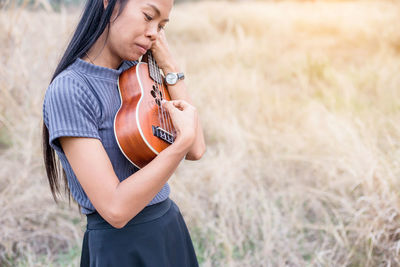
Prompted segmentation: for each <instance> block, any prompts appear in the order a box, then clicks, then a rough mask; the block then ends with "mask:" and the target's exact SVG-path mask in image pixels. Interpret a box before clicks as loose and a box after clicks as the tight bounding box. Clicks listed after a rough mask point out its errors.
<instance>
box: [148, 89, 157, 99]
mask: <svg viewBox="0 0 400 267" xmlns="http://www.w3.org/2000/svg"><path fill="white" fill-rule="evenodd" d="M150 93H151V95H152V96H153V97H154V98H156V96H157V95H156V91H154V90H151V91H150Z"/></svg>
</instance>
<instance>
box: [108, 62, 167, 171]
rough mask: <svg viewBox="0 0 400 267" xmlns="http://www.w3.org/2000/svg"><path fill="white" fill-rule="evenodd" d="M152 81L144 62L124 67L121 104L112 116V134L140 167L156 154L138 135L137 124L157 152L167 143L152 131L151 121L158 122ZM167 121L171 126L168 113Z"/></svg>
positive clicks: (157, 124) (121, 83)
mask: <svg viewBox="0 0 400 267" xmlns="http://www.w3.org/2000/svg"><path fill="white" fill-rule="evenodd" d="M137 72H138V73H139V77H140V80H141V82H142V85H143V91H144V93H143V98H142V101H141V102H140V104H139V100H140V97H141V95H142V93H141V90H140V87H139V82H138V79H137V75H136V73H137ZM153 84H154V81H153V80H152V79H151V78H150V76H149V71H148V67H147V64H140V65H136V66H134V67H132V68H130V69H128V70H126V71H124V72H123V73H122V74H121V75H120V77H119V90H120V93H121V101H122V106H121V108H120V110H119V111H118V113H117V114H116V116H115V135H116V138H117V140H118V142H119V145H120V147H121V149H122V151H123V152H124V153H125V155H126V156H127V157H128V158H129V159H130V160H131V161H132V162H133V163H135V165H137V166H138V167H139V168H142V167H144V166H145V165H146V164H148V163H149V162H150V161H151V160H152V159H154V158H155V157H156V154H155V153H154V152H153V151H152V150H151V149H150V148H149V147H148V146H147V144H146V143H145V142H144V140H143V138H142V136H141V135H140V132H139V125H140V127H141V129H142V132H143V135H144V137H145V138H146V140H147V141H148V143H150V145H151V146H152V147H153V148H154V149H155V150H156V151H157V152H161V151H162V150H164V149H165V148H167V147H168V146H169V144H168V143H167V142H165V141H163V140H161V139H159V138H158V137H156V136H154V135H153V131H152V125H154V126H160V122H159V121H160V120H159V118H160V117H159V114H160V113H159V112H158V106H157V104H156V102H155V100H154V98H153V96H152V95H151V93H150V91H151V90H152V86H153ZM162 86H163V92H164V98H165V99H167V100H170V96H169V94H168V91H167V90H166V86H165V85H162ZM160 90H161V88H160ZM138 104H139V108H138V110H137V109H136V107H137V105H138ZM136 112H139V120H138V121H137V120H136ZM160 112H161V110H160ZM168 121H169V125H170V127H171V128H173V126H172V122H171V121H170V118H169V116H168Z"/></svg>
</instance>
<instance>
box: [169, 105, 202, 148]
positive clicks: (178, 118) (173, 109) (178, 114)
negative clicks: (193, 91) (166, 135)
mask: <svg viewBox="0 0 400 267" xmlns="http://www.w3.org/2000/svg"><path fill="white" fill-rule="evenodd" d="M162 106H163V108H165V109H166V110H167V111H168V113H169V115H170V117H171V120H172V123H173V125H174V127H175V130H176V131H177V137H176V139H177V140H178V139H180V140H181V141H182V142H183V143H184V144H185V146H187V148H190V147H191V145H192V144H193V142H194V140H195V137H196V133H197V110H196V108H195V107H194V106H192V105H190V104H189V103H188V102H186V101H184V100H171V101H165V100H163V102H162Z"/></svg>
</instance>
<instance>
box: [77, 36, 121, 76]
mask: <svg viewBox="0 0 400 267" xmlns="http://www.w3.org/2000/svg"><path fill="white" fill-rule="evenodd" d="M83 60H85V61H87V62H89V63H92V64H94V65H97V66H101V67H106V68H110V69H118V67H119V66H120V65H121V63H122V59H121V58H120V57H118V56H116V55H115V54H113V53H112V51H111V50H110V48H109V46H108V42H107V40H106V31H104V32H103V33H102V35H100V37H99V38H98V39H97V41H96V42H95V43H94V44H93V46H92V47H91V48H90V49H89V51H88V52H87V55H85V57H84V58H83Z"/></svg>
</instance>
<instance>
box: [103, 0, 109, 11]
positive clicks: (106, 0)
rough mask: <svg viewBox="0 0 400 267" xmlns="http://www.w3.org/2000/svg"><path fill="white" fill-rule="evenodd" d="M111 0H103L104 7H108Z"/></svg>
mask: <svg viewBox="0 0 400 267" xmlns="http://www.w3.org/2000/svg"><path fill="white" fill-rule="evenodd" d="M109 2H110V1H109V0H103V6H104V9H106V8H107V6H108V3H109Z"/></svg>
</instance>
